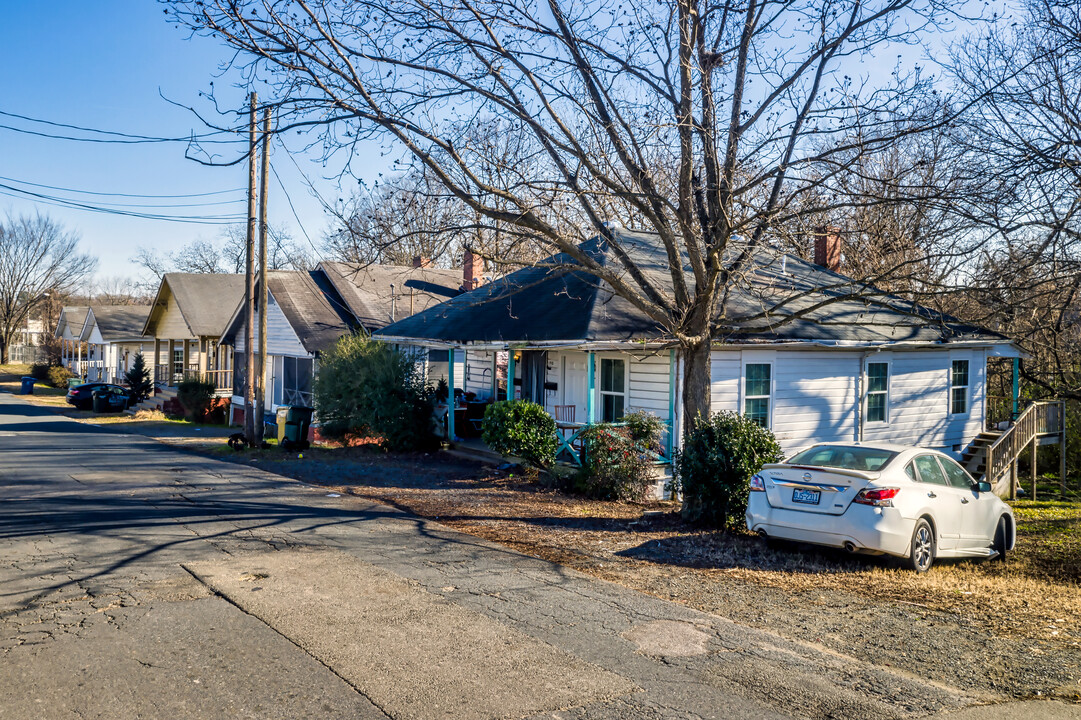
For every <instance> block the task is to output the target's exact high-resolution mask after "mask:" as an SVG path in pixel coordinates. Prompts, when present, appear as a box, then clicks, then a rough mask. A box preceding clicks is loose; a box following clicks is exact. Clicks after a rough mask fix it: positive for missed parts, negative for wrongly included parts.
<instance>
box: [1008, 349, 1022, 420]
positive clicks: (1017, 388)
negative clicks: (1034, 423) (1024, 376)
mask: <svg viewBox="0 0 1081 720" xmlns="http://www.w3.org/2000/svg"><path fill="white" fill-rule="evenodd" d="M1020 397H1021V358H1014V359H1013V415H1011V416H1010V419H1011V420H1016V419H1017V411H1018V409H1019V408H1018V405H1019V404H1020V403H1019V400H1020Z"/></svg>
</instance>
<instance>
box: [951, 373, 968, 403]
mask: <svg viewBox="0 0 1081 720" xmlns="http://www.w3.org/2000/svg"><path fill="white" fill-rule="evenodd" d="M966 412H968V360H954V361H953V363H952V365H951V367H950V413H952V414H954V415H958V414H962V413H966Z"/></svg>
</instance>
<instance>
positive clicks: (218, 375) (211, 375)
mask: <svg viewBox="0 0 1081 720" xmlns="http://www.w3.org/2000/svg"><path fill="white" fill-rule="evenodd" d="M184 379H185V380H191V379H197V380H202V381H204V382H209V383H213V384H214V387H215V388H217V389H218V390H229V391H230V392H232V389H233V371H232V370H204V371H202V372H200V371H199V368H197V367H196V368H188V369H187V370H185V371H184Z"/></svg>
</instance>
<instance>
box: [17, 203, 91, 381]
mask: <svg viewBox="0 0 1081 720" xmlns="http://www.w3.org/2000/svg"><path fill="white" fill-rule="evenodd" d="M78 247H79V238H78V236H77V235H75V234H74V233H70V232H67V231H66V230H64V228H63V227H62V226H61V225H60V224H59V223H57V222H56V221H55V220H52V219H51V218H49V217H48V216H47V215H41V214H38V215H21V216H18V217H15V216H12V215H8V216H7V217H6V219H5V221H4V223H3V224H0V364H3V363H7V361H8V348H9V346H10V345H11V341H12V339H13V338H14V337H15V334H16V333H17V332H18V329H19V328H20V327H21V326H23V325H24V324H25V323H26V318H27V316H28V315H29V314H30V313H31V312H32V311H35V310H37V309H38V308H39V307H40V306H41V305H42V304H43V303H44V302H45V301H46V299H47V298H48V297H49V294H50V293H53V294H56V295H58V296H60V295H63V294H66V293H68V292H70V291H71V290H72V289H74V288H75V287H76V286H77V285H79V284H80V283H82V282H83V281H84V280H85V279H86V278H87V277H89V276H90V274H91V273H92V272H94V269H95V267H97V259H95V258H93V257H91V256H90V255H85V254H81V253H79V252H78Z"/></svg>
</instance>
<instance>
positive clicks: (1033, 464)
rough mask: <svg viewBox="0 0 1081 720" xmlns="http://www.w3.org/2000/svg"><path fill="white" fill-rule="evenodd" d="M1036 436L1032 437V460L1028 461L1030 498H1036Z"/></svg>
mask: <svg viewBox="0 0 1081 720" xmlns="http://www.w3.org/2000/svg"><path fill="white" fill-rule="evenodd" d="M1037 447H1038V446H1037V445H1036V437H1035V436H1033V437H1032V462H1031V463H1029V474H1030V475H1031V480H1032V499H1033V500H1035V499H1036V448H1037Z"/></svg>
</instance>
